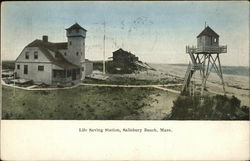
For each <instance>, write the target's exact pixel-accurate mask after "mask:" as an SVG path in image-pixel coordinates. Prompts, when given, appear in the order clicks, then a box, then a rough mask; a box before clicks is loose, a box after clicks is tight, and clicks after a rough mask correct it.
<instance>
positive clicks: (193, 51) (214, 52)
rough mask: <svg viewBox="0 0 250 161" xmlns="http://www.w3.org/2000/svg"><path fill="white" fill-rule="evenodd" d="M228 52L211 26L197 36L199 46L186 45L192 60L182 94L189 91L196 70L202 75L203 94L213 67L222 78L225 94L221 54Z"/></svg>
mask: <svg viewBox="0 0 250 161" xmlns="http://www.w3.org/2000/svg"><path fill="white" fill-rule="evenodd" d="M226 52H227V46H226V45H224V46H220V45H219V35H218V34H217V33H216V32H215V31H213V30H212V29H211V28H210V27H209V26H207V27H206V26H205V29H204V30H203V31H202V32H201V33H200V34H199V35H198V36H197V47H196V46H186V53H187V54H189V56H190V58H191V62H189V65H188V68H187V71H186V75H185V78H184V84H183V86H182V91H181V93H182V94H185V93H186V92H188V89H189V86H190V82H191V78H192V76H193V75H194V73H195V72H196V71H199V72H200V76H201V82H202V83H201V86H202V87H201V95H203V92H204V89H205V87H206V81H207V79H208V76H209V74H210V72H211V69H212V68H213V69H214V70H215V72H216V73H217V75H218V76H219V78H220V79H221V82H222V86H223V91H224V94H225V86H224V80H223V76H222V70H221V63H220V54H222V53H226Z"/></svg>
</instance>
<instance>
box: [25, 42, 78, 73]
mask: <svg viewBox="0 0 250 161" xmlns="http://www.w3.org/2000/svg"><path fill="white" fill-rule="evenodd" d="M26 47H38V48H39V49H40V50H41V51H42V52H43V54H44V55H45V56H46V57H47V58H48V59H49V60H50V61H51V62H52V64H55V65H57V66H59V67H61V68H64V69H73V68H79V67H78V66H77V65H75V64H72V63H70V62H69V61H68V60H67V59H65V58H64V57H63V55H62V54H61V53H60V52H59V51H58V50H59V49H67V43H51V42H44V41H42V40H34V41H33V42H31V43H30V44H28V45H27V46H26ZM49 50H51V51H53V52H54V53H55V54H56V55H57V56H56V57H54V56H53V55H51V53H50V52H49Z"/></svg>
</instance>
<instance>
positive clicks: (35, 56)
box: [34, 51, 38, 59]
mask: <svg viewBox="0 0 250 161" xmlns="http://www.w3.org/2000/svg"><path fill="white" fill-rule="evenodd" d="M34 59H38V52H37V51H35V52H34Z"/></svg>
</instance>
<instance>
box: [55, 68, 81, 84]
mask: <svg viewBox="0 0 250 161" xmlns="http://www.w3.org/2000/svg"><path fill="white" fill-rule="evenodd" d="M80 79H81V72H80V68H77V69H63V70H60V69H53V70H52V84H68V83H71V82H75V81H79V80H80Z"/></svg>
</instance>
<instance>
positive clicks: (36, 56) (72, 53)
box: [15, 23, 93, 85]
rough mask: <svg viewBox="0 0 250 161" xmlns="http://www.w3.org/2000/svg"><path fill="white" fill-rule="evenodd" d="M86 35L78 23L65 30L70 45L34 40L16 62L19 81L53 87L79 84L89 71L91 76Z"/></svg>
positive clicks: (45, 38)
mask: <svg viewBox="0 0 250 161" xmlns="http://www.w3.org/2000/svg"><path fill="white" fill-rule="evenodd" d="M86 32H87V31H86V30H85V29H84V28H82V27H81V26H80V25H79V24H77V23H76V24H74V25H72V26H71V27H69V28H67V29H66V33H67V38H68V42H60V43H54V42H49V41H48V36H43V38H42V40H38V39H37V40H34V41H33V42H31V43H30V44H28V45H27V46H26V47H24V49H23V50H22V52H21V53H20V55H19V56H18V57H17V59H16V61H15V73H16V77H17V78H21V79H27V80H33V81H34V83H45V84H50V85H52V84H72V82H73V83H74V84H76V83H79V82H80V81H81V80H83V79H84V78H85V71H86V70H87V71H88V74H89V73H91V72H92V70H93V66H91V65H86V63H88V64H89V63H91V62H90V61H87V62H85V37H86ZM86 67H88V68H92V69H86Z"/></svg>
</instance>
